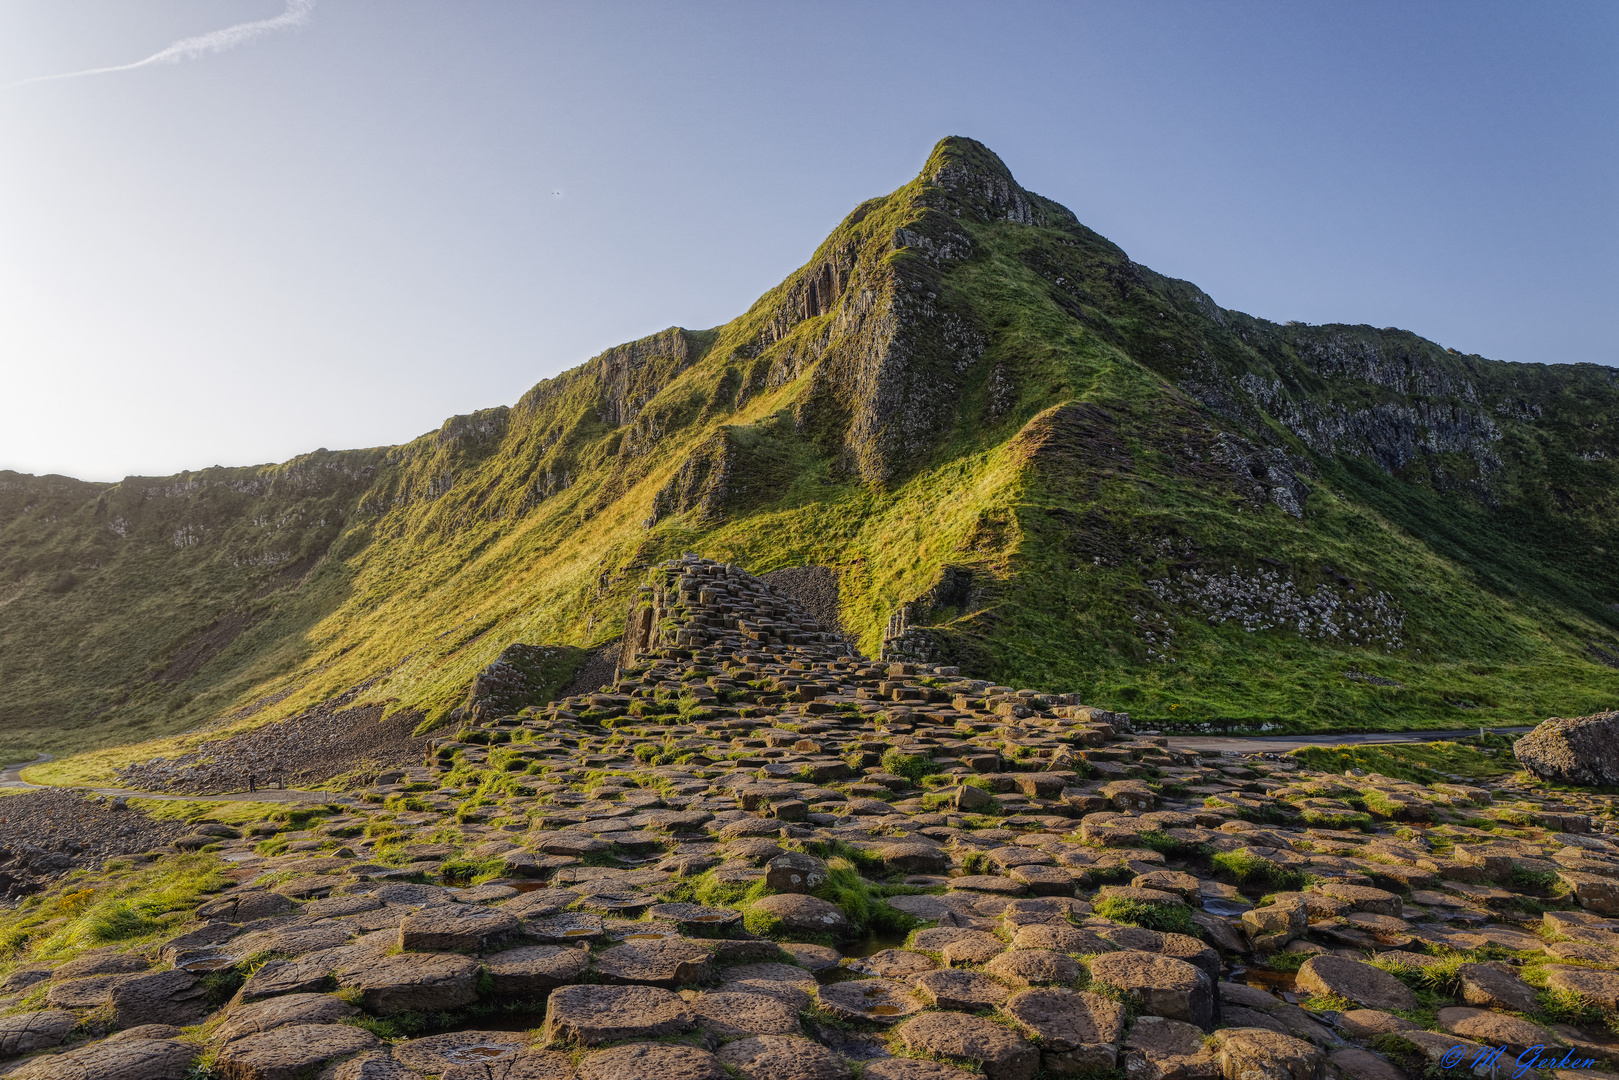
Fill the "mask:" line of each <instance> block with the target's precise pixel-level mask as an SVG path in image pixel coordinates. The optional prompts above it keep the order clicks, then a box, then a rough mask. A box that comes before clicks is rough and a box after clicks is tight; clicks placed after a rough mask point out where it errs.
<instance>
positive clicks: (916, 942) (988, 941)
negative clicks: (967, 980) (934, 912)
mask: <svg viewBox="0 0 1619 1080" xmlns="http://www.w3.org/2000/svg"><path fill="white" fill-rule="evenodd" d="M910 947H911V948H913V949H918V950H920V951H922V952H936V953H938V954H939V959H941V960H943V961H944V963H945V964H946V966H949V967H954V966H955V965H957V964H984V963H988V962H989V961H990V960H992V959H994V958H995V957H996V956H998V955H1000V954H1001V953H1003V952H1005V951H1006V942H1004V941H1002V940H1001V939H1000V938H998V937H996V936H995V935H994V934H989V933H985V932H984V931H982V930H967V929H963V928H960V927H953V926H937V927H933V928H932V929H929V930H918V931H917V932H916V933H914V934H912V935H911V944H910Z"/></svg>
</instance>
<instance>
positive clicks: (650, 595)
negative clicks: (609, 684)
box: [619, 558, 850, 667]
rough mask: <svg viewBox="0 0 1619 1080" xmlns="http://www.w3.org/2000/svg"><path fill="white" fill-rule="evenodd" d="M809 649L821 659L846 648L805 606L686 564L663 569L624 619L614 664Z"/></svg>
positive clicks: (706, 565) (755, 581)
mask: <svg viewBox="0 0 1619 1080" xmlns="http://www.w3.org/2000/svg"><path fill="white" fill-rule="evenodd" d="M750 643H752V644H754V645H757V646H769V645H798V646H801V647H804V646H807V647H809V648H810V649H811V650H812V651H813V652H814V653H816V654H818V655H820V656H823V657H827V658H830V657H833V656H847V655H848V654H849V652H850V649H849V646H848V644H847V642H845V641H844V640H843V637H842V636H841V635H839V634H835V633H829V632H827V631H825V630H823V629H822V628H821V624H820V623H819V622H818V621H817V620H816V618H815V616H814V615H812V614H811V613H810V612H809V610H808V609H807V608H805V606H804V605H803V604H800V603H799V602H798V601H796V600H794V599H792V598H791V597H789V596H787V595H785V594H784V593H781V592H778V591H777V590H775V589H773V588H771V587H770V586H769V585H767V584H766V583H765V582H764V581H762V580H760V579H759V578H756V577H754V576H753V575H752V574H750V573H748V572H747V571H746V570H743V569H742V568H741V567H739V566H731V565H720V564H717V563H711V562H707V561H706V560H697V559H695V558H688V559H687V560H685V561H684V563H669V564H667V565H666V566H665V567H662V568H660V572H659V573H657V574H656V575H655V577H654V580H653V583H652V584H651V585H649V586H647V587H646V588H643V589H642V590H641V591H640V593H639V594H638V595H637V596H636V598H635V601H634V602H633V603H632V605H631V607H630V611H629V615H628V617H627V618H626V619H625V625H624V638H623V642H622V644H621V645H620V647H619V662H620V664H621V665H623V666H626V667H627V666H629V665H630V664H632V663H634V662H635V658H636V657H637V656H640V655H641V654H643V653H646V652H649V651H651V650H654V649H667V648H683V649H689V648H696V647H699V646H704V645H717V644H731V645H735V646H747V645H749V644H750Z"/></svg>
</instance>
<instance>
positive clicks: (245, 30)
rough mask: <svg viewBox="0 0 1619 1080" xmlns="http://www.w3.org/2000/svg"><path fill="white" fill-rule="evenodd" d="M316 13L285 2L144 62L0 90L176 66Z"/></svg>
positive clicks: (309, 6) (306, 0)
mask: <svg viewBox="0 0 1619 1080" xmlns="http://www.w3.org/2000/svg"><path fill="white" fill-rule="evenodd" d="M314 10H315V0H287V10H285V11H283V12H282V13H281V14H279V15H277V16H275V17H274V18H270V19H259V20H257V21H256V22H245V23H237V24H236V25H235V26H227V27H225V29H223V30H214V31H211V32H209V33H206V34H199V35H198V36H197V37H188V38H181V39H180V40H179V41H176V42H175V43H174V44H173V45H170V46H169V47H168V48H166V49H164V50H163V51H161V52H157V53H153V54H152V55H151V56H148V57H147V58H146V59H145V60H137V61H135V62H134V63H133V64H119V65H117V66H115V67H102V68H89V69H87V70H85V71H69V72H65V73H63V74H61V75H36V76H34V77H33V78H31V79H19V80H17V81H16V82H14V83H8V84H6V85H5V86H3V87H0V90H10V89H11V88H12V87H15V86H27V85H28V84H29V83H40V82H52V81H54V80H56V79H78V78H82V77H83V76H85V75H107V74H110V73H112V72H114V71H134V70H135V69H136V68H143V67H150V66H151V65H153V64H178V63H179V62H180V61H182V60H195V59H196V58H197V57H199V56H212V55H213V54H214V53H222V52H225V51H227V50H229V49H234V48H236V46H238V45H242V44H245V43H246V42H249V41H252V40H253V39H254V38H256V37H262V36H263V35H265V34H274V33H277V32H279V31H282V30H296V29H297V28H298V27H300V26H304V25H306V24H308V22H309V13H310V12H312V11H314Z"/></svg>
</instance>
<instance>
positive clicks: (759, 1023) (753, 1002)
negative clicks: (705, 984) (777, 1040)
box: [689, 990, 801, 1039]
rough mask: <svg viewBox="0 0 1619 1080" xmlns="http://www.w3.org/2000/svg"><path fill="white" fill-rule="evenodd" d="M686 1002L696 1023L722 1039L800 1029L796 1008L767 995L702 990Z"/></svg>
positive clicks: (785, 1032) (797, 1030)
mask: <svg viewBox="0 0 1619 1080" xmlns="http://www.w3.org/2000/svg"><path fill="white" fill-rule="evenodd" d="M689 1004H690V1005H691V1008H692V1011H693V1012H695V1013H696V1014H697V1022H698V1024H699V1025H700V1026H701V1027H702V1028H703V1029H704V1030H705V1031H708V1032H711V1033H712V1034H714V1035H716V1036H718V1037H720V1038H722V1039H735V1038H743V1037H746V1036H749V1035H797V1034H800V1032H801V1028H800V1025H799V1021H798V1010H797V1009H795V1008H794V1007H793V1006H791V1005H789V1004H788V1003H787V1002H785V1001H783V1000H781V999H780V998H778V997H772V996H770V995H769V994H750V993H743V992H740V991H731V990H705V991H703V992H702V993H700V994H698V995H697V996H696V997H694V998H692V999H691V1001H690V1003H689Z"/></svg>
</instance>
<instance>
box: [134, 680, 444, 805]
mask: <svg viewBox="0 0 1619 1080" xmlns="http://www.w3.org/2000/svg"><path fill="white" fill-rule="evenodd" d="M346 704H347V702H346V699H345V698H337V699H334V700H333V701H330V702H327V703H325V704H324V705H322V706H320V707H319V708H316V709H312V710H310V711H308V712H305V713H300V714H299V715H297V716H292V717H288V718H287V719H285V720H278V721H275V722H273V723H269V724H265V725H264V726H263V727H258V728H254V729H253V730H252V731H248V732H244V733H243V734H241V735H233V736H231V737H230V738H227V739H219V740H216V741H214V742H210V743H207V744H206V745H205V746H203V747H202V748H201V749H199V750H197V751H195V752H193V753H189V754H184V755H181V756H179V757H174V758H157V759H154V760H152V761H142V762H136V763H135V764H133V765H130V766H128V767H127V768H125V769H123V770H121V771H120V772H119V773H118V785H119V786H122V787H129V788H138V789H140V790H142V791H154V792H160V793H164V794H183V795H206V794H212V793H216V792H223V791H246V790H247V781H248V776H249V775H252V776H253V777H254V778H255V780H256V782H257V784H258V786H260V787H274V786H276V785H278V784H279V785H282V786H286V787H319V786H320V785H322V784H324V783H326V782H327V781H329V780H331V779H332V778H333V777H348V778H351V779H352V778H354V777H356V776H358V777H372V776H376V775H377V774H379V773H382V772H385V771H387V770H389V769H398V768H404V767H407V766H410V765H414V764H417V763H419V762H420V761H421V759H422V754H423V752H424V751H425V749H426V746H427V740H426V739H423V738H417V737H415V736H413V735H412V734H411V732H412V730H413V729H414V728H415V727H416V725H417V724H418V723H420V722H421V715H420V714H419V713H416V712H409V711H407V712H399V713H395V714H394V715H392V716H390V717H388V718H387V719H383V718H382V712H383V710H382V707H381V706H380V705H368V706H363V707H359V708H349V707H346Z"/></svg>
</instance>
